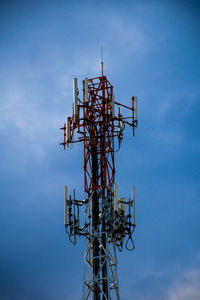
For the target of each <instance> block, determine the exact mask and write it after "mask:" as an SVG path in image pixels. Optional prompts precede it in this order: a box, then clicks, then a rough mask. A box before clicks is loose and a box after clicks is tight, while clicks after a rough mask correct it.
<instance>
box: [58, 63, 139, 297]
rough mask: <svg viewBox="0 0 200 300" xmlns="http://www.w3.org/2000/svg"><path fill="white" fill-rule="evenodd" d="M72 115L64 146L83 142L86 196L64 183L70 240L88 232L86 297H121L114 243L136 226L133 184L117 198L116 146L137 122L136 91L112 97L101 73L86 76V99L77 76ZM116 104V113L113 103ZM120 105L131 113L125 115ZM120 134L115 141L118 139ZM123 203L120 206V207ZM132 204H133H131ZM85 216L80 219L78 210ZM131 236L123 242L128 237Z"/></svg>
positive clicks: (127, 234) (84, 90)
mask: <svg viewBox="0 0 200 300" xmlns="http://www.w3.org/2000/svg"><path fill="white" fill-rule="evenodd" d="M73 97H74V98H73V113H72V117H68V118H67V119H66V123H65V124H64V127H63V128H61V129H62V130H64V142H63V143H61V145H63V146H64V149H65V147H66V145H67V146H69V145H70V144H72V143H77V142H83V143H84V189H85V199H84V200H78V199H76V197H75V190H74V192H73V196H71V195H70V196H69V198H68V195H67V187H66V186H65V219H64V224H65V228H66V232H67V233H68V236H69V239H70V241H71V242H72V243H73V244H75V243H76V236H77V235H78V236H81V235H83V236H85V237H86V239H87V247H86V250H85V255H84V260H85V273H84V289H83V299H93V300H101V299H103V300H106V299H120V297H119V285H118V277H117V256H116V247H117V248H118V249H119V250H120V251H121V250H122V247H123V244H124V243H125V245H126V248H128V247H127V243H128V241H129V240H130V241H131V242H132V247H131V249H129V250H132V249H134V244H133V240H132V233H133V231H134V229H135V196H134V195H135V189H134V188H133V198H132V199H130V198H129V199H128V200H126V199H125V198H120V200H118V192H117V184H116V183H115V161H114V157H115V151H116V150H117V149H119V147H120V144H121V140H122V138H123V131H124V129H125V125H129V126H131V127H132V130H133V135H134V129H135V127H137V123H138V121H137V97H132V102H131V107H128V106H126V105H123V104H120V103H118V102H116V101H115V100H114V95H113V86H112V85H111V84H110V82H109V81H108V80H107V78H106V76H104V74H103V63H102V75H101V76H100V77H96V78H91V79H88V78H85V80H83V99H82V100H81V99H80V98H79V91H78V85H77V79H76V78H75V79H74V93H73ZM116 106H117V107H118V113H117V116H116V115H115V107H116ZM121 108H122V109H124V110H127V111H128V112H129V114H128V115H127V116H122V114H121ZM116 139H117V140H118V143H116V146H115V143H114V142H115V140H116ZM119 204H120V207H119ZM131 207H132V209H131ZM82 210H83V212H84V215H85V222H84V224H83V225H82V226H81V225H80V211H82ZM126 238H127V241H126V242H125V239H126Z"/></svg>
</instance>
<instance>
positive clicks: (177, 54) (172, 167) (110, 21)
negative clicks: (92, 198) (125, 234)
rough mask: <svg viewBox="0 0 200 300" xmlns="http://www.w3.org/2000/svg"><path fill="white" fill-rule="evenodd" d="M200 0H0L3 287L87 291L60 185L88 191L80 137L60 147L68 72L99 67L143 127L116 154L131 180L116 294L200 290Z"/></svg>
mask: <svg viewBox="0 0 200 300" xmlns="http://www.w3.org/2000/svg"><path fill="white" fill-rule="evenodd" d="M199 17H200V9H199V4H198V1H151V0H150V1H137V0H136V1H119V0H118V1H101V3H100V2H99V1H84V2H83V1H67V0H65V1H64V0H60V1H51V0H49V1H42V0H41V1H31V0H30V1H14V0H13V1H9V0H8V1H1V2H0V66H1V67H0V139H1V147H0V154H1V165H0V182H1V185H0V186H1V189H0V196H1V210H0V225H1V232H0V239H1V247H0V274H1V275H0V276H1V280H0V298H1V299H2V300H12V299H16V300H33V299H38V300H40V299H42V300H45V299H48V300H54V299H56V300H62V299H67V300H71V299H74V300H76V299H80V298H81V294H82V279H83V251H84V240H82V239H81V240H80V241H79V242H78V244H77V245H76V246H75V247H74V246H72V245H71V244H70V243H69V241H68V239H67V237H66V236H65V231H64V226H63V187H64V185H65V184H67V185H68V186H69V187H70V188H71V189H72V188H73V187H76V190H77V195H78V196H79V197H84V193H83V153H82V150H83V147H82V146H81V145H76V146H74V147H73V149H72V150H67V151H63V149H62V148H61V147H60V146H59V143H60V142H61V141H62V138H63V136H62V132H60V131H59V127H61V126H62V125H63V123H64V121H65V118H66V116H69V115H71V111H72V78H73V77H75V76H76V77H78V78H79V84H81V81H82V80H83V79H84V78H85V77H96V76H98V75H100V46H101V45H103V47H104V63H105V68H104V70H105V73H106V76H107V78H108V80H109V81H110V82H111V83H112V84H113V85H114V88H115V90H114V91H115V97H116V100H117V101H120V102H122V103H124V104H128V103H129V102H130V98H131V96H132V95H137V96H138V102H139V104H138V106H139V126H138V129H137V131H136V136H135V137H134V138H132V137H131V130H129V129H128V128H127V130H126V133H125V137H124V140H123V143H122V147H121V150H120V151H119V152H118V153H117V154H116V181H117V183H118V185H119V194H120V195H121V196H126V197H128V196H130V195H131V187H132V185H135V186H136V226H137V227H136V231H135V237H134V240H135V244H136V249H135V251H134V252H130V253H129V252H127V251H125V250H124V252H122V253H119V254H118V270H119V281H120V294H121V300H131V299H137V300H143V299H145V300H160V299H161V300H188V299H190V300H197V299H200V288H199V286H200V239H199V236H200V229H199V228H200V219H199V214H200V201H199V193H200V188H199V186H200V184H199V183H200V172H199V167H200V161H199V152H200V139H199V136H200V134H199V131H200V125H199V124H200V123H199V113H200V102H199V101H200V71H199V70H200V59H199V52H200V41H199V30H200V21H199V20H200V18H199Z"/></svg>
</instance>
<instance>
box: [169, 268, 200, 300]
mask: <svg viewBox="0 0 200 300" xmlns="http://www.w3.org/2000/svg"><path fill="white" fill-rule="evenodd" d="M166 299H168V300H188V299H191V300H198V299H200V270H199V269H194V270H190V271H186V272H185V273H184V274H183V275H182V276H180V279H177V281H176V282H175V283H174V284H173V285H172V286H171V287H170V288H169V291H168V293H167V297H166Z"/></svg>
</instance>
